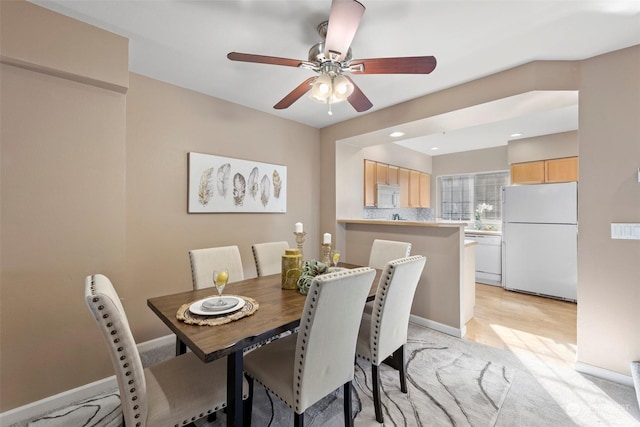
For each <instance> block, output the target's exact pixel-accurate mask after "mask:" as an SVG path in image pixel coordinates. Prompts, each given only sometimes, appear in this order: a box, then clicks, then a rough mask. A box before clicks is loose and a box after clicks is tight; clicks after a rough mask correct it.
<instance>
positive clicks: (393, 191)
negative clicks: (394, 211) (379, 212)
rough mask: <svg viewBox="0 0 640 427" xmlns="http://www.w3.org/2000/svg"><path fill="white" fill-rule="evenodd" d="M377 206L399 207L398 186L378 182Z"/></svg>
mask: <svg viewBox="0 0 640 427" xmlns="http://www.w3.org/2000/svg"><path fill="white" fill-rule="evenodd" d="M377 191H378V198H377V199H376V207H377V208H398V207H400V187H398V186H397V185H384V184H378V187H377Z"/></svg>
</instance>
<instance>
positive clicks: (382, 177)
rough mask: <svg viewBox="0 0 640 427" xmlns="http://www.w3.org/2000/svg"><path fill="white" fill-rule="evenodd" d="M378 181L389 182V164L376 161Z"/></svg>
mask: <svg viewBox="0 0 640 427" xmlns="http://www.w3.org/2000/svg"><path fill="white" fill-rule="evenodd" d="M376 183H378V184H389V165H387V164H385V163H378V162H376Z"/></svg>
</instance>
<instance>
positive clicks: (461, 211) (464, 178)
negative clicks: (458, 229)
mask: <svg viewBox="0 0 640 427" xmlns="http://www.w3.org/2000/svg"><path fill="white" fill-rule="evenodd" d="M506 185H509V171H498V172H486V173H476V174H465V175H448V176H439V177H438V194H439V197H440V217H441V218H442V219H447V220H454V221H471V220H473V219H475V209H476V206H478V205H479V204H482V203H486V204H488V205H491V206H493V210H491V211H488V212H485V213H484V218H485V219H488V220H497V221H500V220H501V219H502V187H504V186H506Z"/></svg>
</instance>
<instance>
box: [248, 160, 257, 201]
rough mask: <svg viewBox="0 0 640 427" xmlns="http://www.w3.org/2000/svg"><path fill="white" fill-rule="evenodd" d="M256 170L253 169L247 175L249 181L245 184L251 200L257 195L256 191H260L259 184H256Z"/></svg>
mask: <svg viewBox="0 0 640 427" xmlns="http://www.w3.org/2000/svg"><path fill="white" fill-rule="evenodd" d="M258 174H259V172H258V168H257V167H255V168H253V169H252V170H251V173H250V174H249V181H248V182H247V188H248V189H249V194H251V197H253V199H254V200H255V199H256V196H257V195H258V190H259V189H260V184H258Z"/></svg>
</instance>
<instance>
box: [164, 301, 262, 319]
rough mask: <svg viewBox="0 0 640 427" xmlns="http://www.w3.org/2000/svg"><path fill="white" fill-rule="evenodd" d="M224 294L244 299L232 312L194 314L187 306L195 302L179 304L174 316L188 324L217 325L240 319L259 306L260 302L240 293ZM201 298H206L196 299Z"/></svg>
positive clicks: (253, 311)
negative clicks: (204, 314)
mask: <svg viewBox="0 0 640 427" xmlns="http://www.w3.org/2000/svg"><path fill="white" fill-rule="evenodd" d="M212 296H215V295H212ZM225 296H228V297H238V298H242V299H243V300H244V306H243V307H242V308H241V309H240V310H238V311H234V312H232V313H227V314H219V315H215V314H212V315H210V316H201V315H199V314H195V313H192V312H191V311H189V307H190V306H191V304H193V303H194V302H195V301H193V302H190V303H187V304H183V305H181V306H180V308H179V309H178V312H177V313H176V318H177V319H178V320H182V321H183V322H184V323H187V324H189V325H199V326H218V325H224V324H225V323H229V322H233V321H235V320H238V319H242V318H243V317H246V316H251V315H252V314H253V313H255V312H256V311H257V310H258V308H259V307H260V304H258V301H256V300H254V299H253V298H249V297H244V296H240V295H225ZM208 298H211V297H208ZM203 299H206V298H201V299H199V300H197V301H200V300H203Z"/></svg>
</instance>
